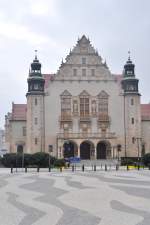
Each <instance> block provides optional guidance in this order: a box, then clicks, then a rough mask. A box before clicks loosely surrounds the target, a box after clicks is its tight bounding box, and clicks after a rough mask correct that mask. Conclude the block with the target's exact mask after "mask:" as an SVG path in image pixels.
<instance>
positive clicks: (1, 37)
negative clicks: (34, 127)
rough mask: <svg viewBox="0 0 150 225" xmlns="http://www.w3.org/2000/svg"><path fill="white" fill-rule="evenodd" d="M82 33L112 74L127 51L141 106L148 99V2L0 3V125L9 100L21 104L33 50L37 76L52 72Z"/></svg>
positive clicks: (64, 0)
mask: <svg viewBox="0 0 150 225" xmlns="http://www.w3.org/2000/svg"><path fill="white" fill-rule="evenodd" d="M82 34H85V35H87V36H88V37H89V38H90V40H91V42H92V45H93V46H94V47H95V48H96V49H98V51H99V54H100V55H101V56H102V58H103V59H106V60H107V63H108V66H109V68H110V70H111V72H112V73H117V74H120V73H122V69H123V65H124V63H125V62H126V60H127V57H128V53H127V52H128V50H130V51H131V58H132V60H133V61H134V63H135V65H136V76H137V77H138V78H139V79H140V92H141V94H142V103H148V102H149V101H150V91H149V89H150V68H149V67H150V63H149V62H150V1H149V0H132V1H131V0H126V1H121V0H92V1H91V0H74V1H71V0H0V104H1V105H0V127H3V125H4V116H5V114H6V113H7V112H8V111H11V107H12V105H11V104H12V102H15V103H26V97H25V94H26V91H27V77H28V71H29V65H30V63H31V61H32V60H33V57H34V50H35V49H38V58H39V59H40V61H41V62H42V72H44V73H53V72H54V73H55V72H56V71H57V69H58V67H59V65H60V62H61V59H62V58H65V56H66V55H67V53H68V52H69V50H70V48H72V47H73V46H74V45H75V43H76V41H77V39H78V37H81V36H82Z"/></svg>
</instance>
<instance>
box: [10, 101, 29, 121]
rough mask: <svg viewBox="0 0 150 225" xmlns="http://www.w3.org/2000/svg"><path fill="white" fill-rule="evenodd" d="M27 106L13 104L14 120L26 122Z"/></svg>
mask: <svg viewBox="0 0 150 225" xmlns="http://www.w3.org/2000/svg"><path fill="white" fill-rule="evenodd" d="M26 112H27V105H26V104H14V103H12V120H26Z"/></svg>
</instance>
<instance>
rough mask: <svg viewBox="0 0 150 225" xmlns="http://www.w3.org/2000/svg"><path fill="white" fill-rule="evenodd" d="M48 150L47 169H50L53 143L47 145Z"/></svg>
mask: <svg viewBox="0 0 150 225" xmlns="http://www.w3.org/2000/svg"><path fill="white" fill-rule="evenodd" d="M48 152H49V158H48V166H49V171H50V170H51V157H50V156H51V153H52V152H53V145H49V146H48Z"/></svg>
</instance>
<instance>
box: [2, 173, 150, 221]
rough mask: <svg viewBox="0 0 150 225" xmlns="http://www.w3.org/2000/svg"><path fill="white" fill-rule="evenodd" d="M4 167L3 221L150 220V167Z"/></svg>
mask: <svg viewBox="0 0 150 225" xmlns="http://www.w3.org/2000/svg"><path fill="white" fill-rule="evenodd" d="M9 173H10V171H9V170H7V169H6V170H0V199H1V204H0V212H1V213H0V221H2V222H1V225H49V224H50V225H127V224H128V225H148V224H149V221H150V171H148V170H147V171H109V172H108V171H107V172H100V171H99V172H86V171H85V172H84V173H83V172H74V173H72V172H63V173H59V172H52V173H47V172H41V173H36V172H32V173H27V174H25V173H17V174H15V173H14V174H9Z"/></svg>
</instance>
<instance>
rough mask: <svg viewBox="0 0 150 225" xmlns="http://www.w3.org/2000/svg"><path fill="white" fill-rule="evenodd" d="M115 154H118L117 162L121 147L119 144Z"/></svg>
mask: <svg viewBox="0 0 150 225" xmlns="http://www.w3.org/2000/svg"><path fill="white" fill-rule="evenodd" d="M117 152H118V161H119V152H121V145H120V144H118V145H117Z"/></svg>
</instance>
